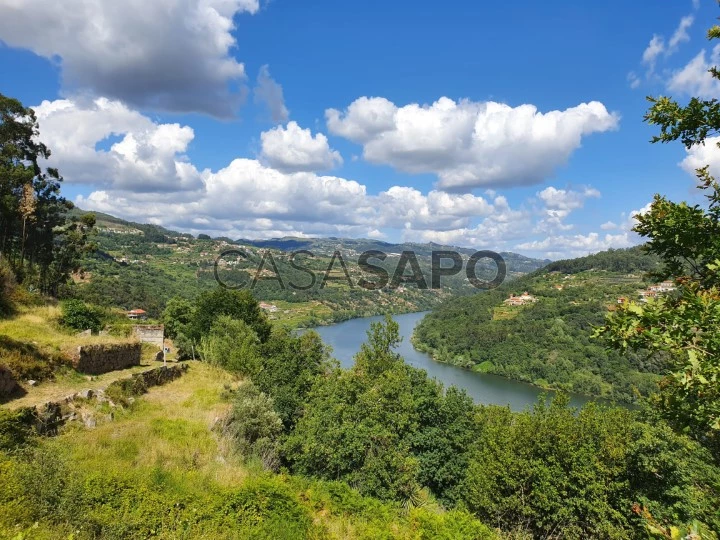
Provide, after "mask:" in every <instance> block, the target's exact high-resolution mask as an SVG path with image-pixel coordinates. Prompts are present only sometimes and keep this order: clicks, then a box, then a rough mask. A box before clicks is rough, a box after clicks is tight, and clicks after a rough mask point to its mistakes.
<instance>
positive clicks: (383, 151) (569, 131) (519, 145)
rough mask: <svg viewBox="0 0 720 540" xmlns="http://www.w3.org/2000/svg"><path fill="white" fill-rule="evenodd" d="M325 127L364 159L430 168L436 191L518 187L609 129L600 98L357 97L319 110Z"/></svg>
mask: <svg viewBox="0 0 720 540" xmlns="http://www.w3.org/2000/svg"><path fill="white" fill-rule="evenodd" d="M325 116H326V119H327V125H328V129H329V130H330V132H331V133H332V134H334V135H339V136H342V137H345V138H347V139H350V140H352V141H354V142H356V143H359V144H362V145H363V155H364V158H365V159H366V160H368V161H370V162H372V163H379V164H386V165H390V166H392V167H395V168H397V169H399V170H402V171H405V172H410V173H434V174H436V175H437V176H438V177H439V180H440V181H439V183H438V187H439V188H441V189H464V190H469V189H472V188H476V187H480V186H506V187H507V186H517V185H528V184H534V183H539V182H542V181H544V180H546V179H547V178H549V177H551V176H552V175H553V173H554V172H555V170H556V169H557V168H558V167H560V166H561V165H563V164H565V163H566V162H567V160H568V159H569V157H570V155H571V154H572V153H573V151H575V150H576V149H577V148H579V147H580V145H581V141H582V138H583V137H584V136H587V135H590V134H592V133H596V132H603V131H608V130H611V129H614V128H616V127H617V125H618V121H619V119H618V116H617V115H616V114H613V113H610V112H608V110H607V109H606V108H605V106H604V105H603V104H602V103H599V102H596V101H593V102H590V103H582V104H580V105H578V106H576V107H572V108H569V109H566V110H564V111H549V112H546V113H542V112H540V111H538V110H537V108H536V107H535V106H533V105H520V106H518V107H511V106H509V105H505V104H503V103H495V102H492V101H489V102H472V101H469V100H462V101H459V102H455V101H453V100H452V99H449V98H446V97H443V98H440V99H439V100H438V101H436V102H435V103H433V104H432V105H418V104H410V105H406V106H403V107H397V106H396V105H394V104H393V103H391V102H390V101H388V100H387V99H385V98H378V97H375V98H367V97H362V98H360V99H358V100H356V101H355V102H353V103H352V104H351V105H350V106H349V107H348V108H347V109H346V110H345V111H344V112H341V111H338V110H336V109H328V110H327V111H326V112H325Z"/></svg>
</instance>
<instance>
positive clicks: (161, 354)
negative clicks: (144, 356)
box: [155, 351, 165, 362]
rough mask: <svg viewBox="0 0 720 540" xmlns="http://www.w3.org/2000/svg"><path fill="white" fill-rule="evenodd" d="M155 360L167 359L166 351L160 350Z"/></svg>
mask: <svg viewBox="0 0 720 540" xmlns="http://www.w3.org/2000/svg"><path fill="white" fill-rule="evenodd" d="M155 360H156V361H158V362H162V361H164V360H165V353H163V352H162V351H159V352H158V353H157V354H156V355H155Z"/></svg>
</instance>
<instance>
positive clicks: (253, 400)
mask: <svg viewBox="0 0 720 540" xmlns="http://www.w3.org/2000/svg"><path fill="white" fill-rule="evenodd" d="M223 433H224V434H225V435H227V436H229V437H230V438H231V439H232V440H233V441H234V443H235V447H236V449H237V450H238V452H240V454H242V455H243V456H245V457H258V458H259V459H260V460H261V461H262V463H263V466H265V467H266V468H268V469H277V467H278V465H279V460H278V452H277V444H276V443H277V438H278V437H279V436H280V434H281V433H282V421H281V420H280V417H279V416H278V414H277V413H276V412H275V409H274V407H273V400H272V398H270V397H268V396H266V395H265V394H264V393H262V392H260V390H258V389H257V387H256V386H255V385H254V384H253V383H252V382H249V381H248V382H245V383H244V384H242V385H241V386H240V387H239V388H238V389H237V390H236V391H235V395H234V400H233V406H232V409H231V410H230V412H229V413H228V416H227V417H226V418H225V422H224V423H223Z"/></svg>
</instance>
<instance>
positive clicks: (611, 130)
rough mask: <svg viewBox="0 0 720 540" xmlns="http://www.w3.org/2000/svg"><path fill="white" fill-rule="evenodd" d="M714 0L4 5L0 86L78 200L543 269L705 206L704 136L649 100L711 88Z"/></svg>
mask: <svg viewBox="0 0 720 540" xmlns="http://www.w3.org/2000/svg"><path fill="white" fill-rule="evenodd" d="M718 15H720V10H719V9H718V6H717V3H716V2H714V1H712V0H696V1H692V0H673V1H672V2H658V1H656V0H655V1H650V0H643V1H636V2H627V1H625V0H607V1H605V2H592V3H590V2H577V1H571V0H567V1H554V0H548V1H546V2H536V1H525V0H516V1H514V2H477V1H469V0H446V1H445V2H442V3H439V2H430V1H426V0H413V1H412V2H410V1H408V0H395V1H394V2H387V1H384V2H378V1H375V0H367V1H365V2H362V3H359V2H357V3H356V2H338V1H337V0H335V1H329V0H316V1H314V2H303V1H301V0H293V1H290V0H270V1H266V0H181V1H178V0H152V1H150V2H148V1H147V0H124V1H123V2H117V1H116V0H65V1H64V2H47V0H0V73H1V74H2V75H0V93H2V94H4V95H6V96H11V97H14V98H17V99H19V100H20V101H22V103H23V104H24V105H26V106H30V107H32V108H33V109H34V110H35V112H36V115H37V118H38V121H39V125H40V139H41V140H42V141H43V142H44V143H45V144H47V145H48V146H49V147H50V149H51V151H52V156H51V158H50V163H49V165H52V166H56V167H58V168H59V169H60V172H61V174H62V175H63V177H64V185H63V192H64V194H65V196H66V197H67V198H69V199H70V200H72V201H73V202H75V203H76V204H77V205H78V206H79V207H81V208H83V209H86V210H95V211H101V212H107V213H110V214H113V215H116V216H118V217H122V218H126V219H130V220H133V221H139V222H148V223H156V224H160V225H163V226H166V227H169V228H171V229H175V230H180V231H184V232H191V233H193V234H199V233H206V234H210V235H213V236H228V237H231V238H250V239H260V238H272V237H282V236H341V237H354V238H376V239H381V240H385V241H389V242H398V241H412V242H429V241H433V242H438V243H442V244H448V245H459V246H464V247H474V248H477V249H493V250H497V251H513V252H517V253H522V254H525V255H528V256H535V257H548V258H552V259H558V258H565V257H574V256H581V255H585V254H587V253H592V252H597V251H601V250H604V249H608V248H621V247H628V246H631V245H635V244H637V243H640V242H641V241H642V240H641V239H640V238H639V237H638V236H637V235H636V234H635V233H633V232H632V231H631V229H632V226H633V222H634V216H636V215H637V214H638V213H641V212H643V211H646V210H647V208H648V205H649V204H650V202H651V201H652V198H653V195H654V194H655V193H661V194H663V195H666V196H668V197H669V198H671V199H672V200H688V201H691V202H694V203H699V202H700V201H701V198H700V194H699V192H698V191H699V190H697V189H695V186H696V184H695V178H694V174H693V172H694V169H695V168H697V167H700V166H703V165H706V164H709V165H710V166H711V170H712V171H715V172H717V173H720V150H718V148H717V146H716V145H715V144H712V143H714V142H717V141H714V140H711V141H709V143H708V144H707V145H706V146H704V147H696V148H693V149H691V150H690V151H688V150H686V149H685V148H684V147H682V146H681V145H680V144H679V143H676V144H671V145H660V144H655V145H653V144H650V143H649V140H650V138H651V137H652V136H653V135H654V134H655V133H656V131H657V129H656V128H654V127H653V126H649V125H647V124H645V123H644V122H643V116H644V114H645V112H646V110H647V108H648V102H647V101H646V96H649V95H650V96H658V95H671V96H673V97H674V98H675V99H678V100H679V101H680V102H681V103H684V102H686V101H687V100H688V99H689V97H690V96H701V97H703V98H714V97H720V84H719V83H718V81H716V80H713V79H712V78H711V77H710V76H709V74H708V73H707V70H708V69H709V67H710V66H712V65H714V64H717V63H720V62H719V61H718V60H719V59H720V45H716V44H715V43H711V42H709V41H707V39H706V32H707V29H708V28H709V27H710V26H711V25H713V24H715V22H716V18H717V17H718Z"/></svg>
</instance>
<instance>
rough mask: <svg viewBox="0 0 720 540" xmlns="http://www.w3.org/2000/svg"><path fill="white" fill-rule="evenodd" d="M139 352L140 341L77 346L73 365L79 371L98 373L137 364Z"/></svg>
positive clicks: (140, 347)
mask: <svg viewBox="0 0 720 540" xmlns="http://www.w3.org/2000/svg"><path fill="white" fill-rule="evenodd" d="M141 354H142V346H141V345H140V343H121V344H116V345H88V346H83V347H78V352H77V354H76V355H75V357H74V358H73V367H74V368H75V369H76V370H77V371H79V372H81V373H88V374H90V375H99V374H101V373H107V372H108V371H116V370H118V369H126V368H129V367H132V366H139V365H140V357H141Z"/></svg>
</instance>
